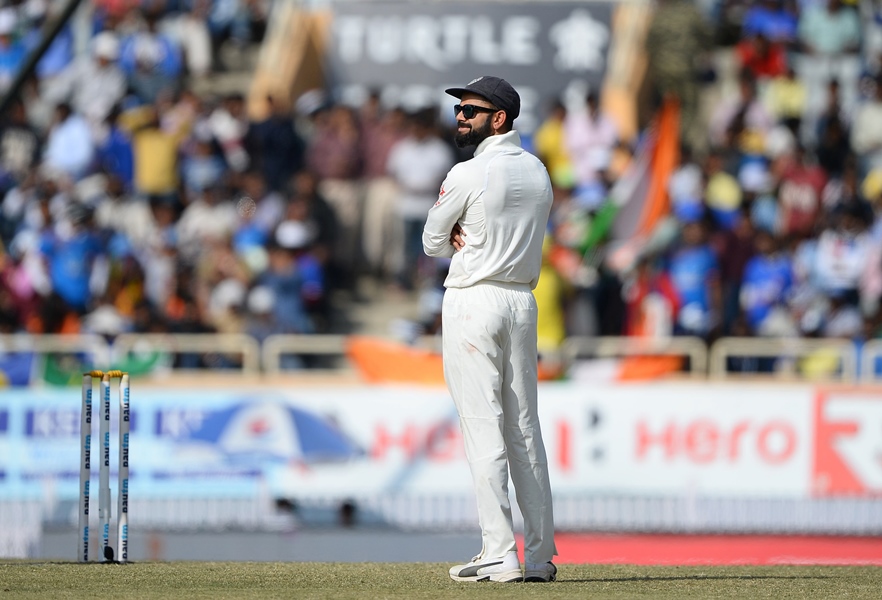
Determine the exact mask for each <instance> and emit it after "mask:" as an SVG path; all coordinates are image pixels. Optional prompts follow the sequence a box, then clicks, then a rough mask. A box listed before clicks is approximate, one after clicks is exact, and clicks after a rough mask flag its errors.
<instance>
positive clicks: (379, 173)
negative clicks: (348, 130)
mask: <svg viewBox="0 0 882 600" xmlns="http://www.w3.org/2000/svg"><path fill="white" fill-rule="evenodd" d="M406 119H407V115H406V114H405V112H404V110H402V109H401V108H399V107H395V108H391V109H389V110H384V109H383V107H382V104H381V102H380V97H379V95H378V94H372V95H371V96H370V97H369V98H368V101H367V102H366V103H365V105H364V106H363V107H362V110H361V125H362V138H361V139H362V156H363V161H364V180H365V182H364V183H365V192H364V221H363V227H362V240H363V244H364V255H365V260H366V261H367V266H368V269H369V271H370V272H371V273H372V274H374V275H375V276H376V277H377V278H378V279H380V280H386V279H387V278H388V277H389V276H391V275H392V274H393V272H394V270H395V260H396V258H397V257H396V250H398V246H397V245H394V244H392V245H390V244H389V243H388V241H389V240H390V239H396V236H398V237H400V233H398V232H397V227H396V226H397V224H398V223H397V216H396V212H395V199H396V192H397V189H396V184H395V180H394V179H393V178H392V177H390V175H389V172H388V171H387V166H388V164H389V154H390V153H391V151H392V148H393V147H394V146H395V145H396V144H397V143H398V142H399V141H400V140H401V139H402V138H403V137H404V135H405V133H406V125H407V121H406Z"/></svg>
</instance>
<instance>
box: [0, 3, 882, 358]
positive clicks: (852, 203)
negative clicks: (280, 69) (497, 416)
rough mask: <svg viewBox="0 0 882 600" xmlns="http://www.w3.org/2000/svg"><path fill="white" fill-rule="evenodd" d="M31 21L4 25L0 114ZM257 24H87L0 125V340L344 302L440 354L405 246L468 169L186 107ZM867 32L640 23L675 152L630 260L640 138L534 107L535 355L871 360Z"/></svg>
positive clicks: (734, 21)
mask: <svg viewBox="0 0 882 600" xmlns="http://www.w3.org/2000/svg"><path fill="white" fill-rule="evenodd" d="M53 7H55V8H57V7H56V6H55V5H52V4H49V3H48V0H20V1H17V2H16V1H13V2H8V3H6V4H5V7H4V8H2V9H0V91H4V90H6V89H8V87H9V85H10V84H11V83H12V81H13V79H14V78H15V75H16V73H17V72H18V69H19V68H20V67H21V66H22V65H23V64H24V61H25V60H26V57H27V54H28V52H29V51H30V50H32V49H33V48H34V47H35V45H36V44H37V42H38V39H39V36H38V31H39V28H40V27H41V25H42V23H43V21H44V19H45V18H46V14H47V11H48V10H50V9H51V8H53ZM268 10H269V3H268V2H265V1H261V0H214V1H211V0H157V1H154V2H136V1H134V0H133V1H129V2H126V1H124V0H96V1H95V2H94V7H93V11H92V22H91V24H90V27H91V32H90V35H89V38H90V39H89V40H88V42H89V43H88V47H87V48H86V49H85V50H84V51H82V52H78V51H77V50H76V49H75V44H74V35H73V32H72V29H71V28H70V27H68V28H65V29H64V30H62V32H61V34H60V35H59V37H58V38H57V39H56V40H55V41H54V42H53V44H52V45H51V46H50V48H49V50H48V52H47V53H46V55H45V56H44V57H43V59H42V60H41V61H40V62H39V64H38V65H37V68H36V71H35V74H34V76H33V77H31V78H30V79H29V80H28V81H27V82H26V83H25V86H24V87H23V89H22V91H21V93H20V94H19V96H18V97H17V99H16V100H14V101H13V102H12V103H11V104H10V106H9V108H8V110H7V111H6V114H5V115H3V121H2V126H0V194H2V197H3V203H2V210H0V239H2V243H3V256H2V272H0V331H2V332H21V331H25V332H32V333H65V332H95V333H99V334H103V335H107V336H113V335H115V334H118V333H120V332H130V331H133V332H148V331H149V332H157V331H175V332H209V331H218V332H247V333H251V334H252V335H254V336H256V337H257V338H258V339H263V338H265V337H266V336H267V335H269V334H272V333H321V332H332V331H334V332H336V331H340V328H341V325H340V321H339V320H338V319H337V318H335V314H336V313H335V311H336V310H338V309H341V306H342V310H345V302H351V301H353V299H357V296H358V289H359V287H358V281H359V278H365V277H367V278H372V279H374V280H376V281H378V282H381V283H382V285H383V286H386V287H387V288H388V289H389V291H390V293H399V294H422V297H423V298H424V299H425V302H424V311H423V312H424V314H423V316H422V317H421V323H419V324H417V327H418V330H419V331H420V332H422V331H427V332H435V331H437V318H436V317H437V312H438V308H439V303H438V297H439V293H440V292H439V285H440V282H441V281H442V280H443V274H444V265H443V264H441V263H439V262H437V261H433V260H429V259H427V258H426V257H425V256H423V254H422V246H421V241H420V237H421V232H422V225H423V222H424V218H425V213H426V212H427V210H428V208H429V207H430V206H431V205H432V203H433V202H434V201H435V199H436V196H437V190H438V188H439V185H440V183H441V181H442V179H443V177H444V175H445V174H446V172H447V170H448V169H449V168H450V167H451V166H452V165H453V164H455V163H456V162H457V161H459V160H463V159H465V158H467V157H468V156H467V155H466V154H463V151H460V150H457V149H456V148H455V147H454V146H453V144H452V142H451V138H452V135H451V133H450V131H449V130H448V129H449V126H450V125H451V120H450V119H439V114H438V112H437V111H436V110H435V109H434V108H428V109H422V110H419V111H415V112H407V111H405V110H404V109H403V108H402V107H390V106H385V105H384V104H383V102H381V96H380V95H379V93H377V94H372V95H371V96H370V97H369V98H368V99H367V100H366V101H365V103H364V104H363V105H361V106H357V107H352V106H347V105H344V104H340V103H335V102H334V101H333V98H331V97H330V96H329V95H328V94H326V93H324V92H322V91H320V90H314V91H312V92H308V93H306V94H304V95H303V96H302V97H300V98H299V99H298V100H297V102H296V104H295V106H294V107H292V108H291V109H288V108H286V107H283V106H281V105H277V103H274V102H273V99H272V98H267V99H266V102H267V103H268V110H267V113H268V115H269V116H268V117H267V118H265V119H263V120H254V119H250V118H249V116H248V113H247V110H246V103H245V100H244V98H243V96H242V95H240V94H235V93H233V94H225V95H223V96H220V97H216V96H213V95H201V94H198V93H196V92H195V91H194V85H193V83H194V82H196V81H199V80H201V79H206V78H211V77H212V76H213V74H215V73H216V72H218V71H219V70H221V69H223V68H224V64H223V58H222V52H221V49H222V48H224V47H226V46H229V45H231V44H232V45H234V46H248V45H252V44H257V43H260V41H261V38H262V36H263V33H264V30H265V28H266V21H267V15H268ZM880 17H882V12H879V9H877V8H876V5H875V4H874V3H861V4H860V5H859V6H857V5H854V4H848V3H843V2H841V0H826V1H825V0H803V1H802V2H799V3H796V2H790V1H781V0H755V1H754V2H745V1H738V0H733V1H731V2H716V3H694V2H692V0H661V1H660V2H659V4H658V6H657V10H656V12H655V15H654V17H653V20H652V25H651V27H650V30H649V34H648V38H647V45H648V49H649V52H648V56H649V59H650V60H649V65H648V82H649V86H648V88H647V89H648V94H647V96H646V97H647V98H648V100H647V105H648V106H650V107H652V106H655V105H656V104H658V103H659V102H660V101H661V100H663V99H671V98H674V99H676V100H677V102H678V103H679V107H680V115H681V119H680V123H681V132H682V136H681V140H682V151H681V152H680V162H679V164H678V166H677V167H676V169H675V170H674V172H673V174H672V176H671V177H670V179H669V183H668V191H669V198H670V206H671V211H670V215H669V216H668V217H667V218H665V219H662V220H661V221H660V222H659V223H658V225H657V227H656V228H655V230H654V231H653V232H652V234H651V235H650V236H649V237H648V239H647V240H646V241H645V243H643V244H642V245H641V246H640V248H639V249H638V251H636V252H633V253H632V254H631V255H630V256H629V257H627V260H620V259H619V260H613V258H614V257H616V256H617V254H616V253H615V250H616V240H614V239H612V236H611V233H610V232H611V229H610V227H609V223H610V222H611V221H612V220H613V219H614V218H615V215H614V214H613V213H614V211H615V210H616V207H615V206H614V204H615V203H614V202H613V201H612V200H611V194H610V192H611V190H612V189H614V187H615V184H616V181H617V179H618V178H619V177H621V176H622V174H623V173H624V171H625V169H626V165H627V164H628V163H629V161H630V159H631V157H633V156H634V155H635V153H637V152H638V148H639V147H640V144H641V143H642V141H643V139H644V138H645V137H646V132H647V131H648V128H649V123H648V121H647V122H645V123H644V124H643V129H642V130H641V131H640V134H639V135H638V136H637V137H636V138H635V139H625V138H624V136H623V135H622V134H621V133H620V132H619V130H618V127H617V125H616V122H615V120H614V119H612V118H611V117H610V116H609V115H607V114H605V112H604V109H603V106H602V103H601V102H600V95H599V94H598V93H597V90H592V91H591V92H590V93H589V94H588V96H587V98H583V99H579V100H580V101H579V102H577V103H575V104H574V103H572V102H569V103H566V102H563V101H557V99H549V100H550V103H549V110H548V112H547V115H545V116H544V118H545V120H544V122H543V123H542V124H541V126H540V127H539V128H538V129H537V131H536V132H535V135H533V136H532V139H528V140H527V143H528V144H529V147H530V148H531V149H532V150H533V151H534V152H536V153H537V155H538V156H540V158H541V159H542V160H543V161H544V162H545V164H546V166H547V167H548V169H549V172H550V174H551V176H552V180H553V183H554V185H555V190H556V200H555V207H554V209H553V214H552V219H551V222H550V224H549V240H548V248H549V252H548V256H549V261H548V264H547V265H546V267H545V273H544V274H543V276H542V279H541V281H540V287H539V288H538V289H537V290H536V295H537V298H538V300H539V302H540V308H541V312H542V317H541V318H540V329H541V331H540V337H541V339H542V344H543V347H545V348H551V347H554V346H555V345H556V344H559V343H560V341H561V340H562V339H563V338H564V337H565V336H567V335H594V334H605V335H623V334H627V335H649V334H652V335H670V334H674V335H696V336H700V337H702V338H704V339H707V340H709V341H711V340H713V339H714V338H715V337H717V336H720V335H747V336H783V335H803V336H831V337H832V336H835V337H850V338H854V339H867V338H870V337H879V336H880V324H882V321H880V314H882V313H880V307H879V300H880V295H882V263H880V255H882V218H880V214H882V18H880ZM725 57H729V58H730V59H731V63H728V62H726V60H723V59H724V58H725ZM727 64H731V65H732V69H731V72H732V73H733V74H734V76H731V77H730V76H729V74H728V72H727V70H726V69H725V68H722V67H721V65H722V66H723V67H725V65H727ZM647 112H648V114H654V112H653V111H652V110H649V111H647ZM555 249H558V250H560V249H564V250H565V251H566V253H565V254H566V255H567V256H568V257H569V258H568V259H567V260H568V261H569V263H567V260H565V261H563V263H567V264H570V265H572V264H573V258H572V257H573V256H574V255H575V256H576V259H575V264H576V265H577V268H566V267H565V266H562V264H561V263H560V262H559V261H556V260H554V257H555V256H560V252H558V253H555V252H554V250H555ZM339 298H344V301H343V304H342V305H341V304H339V303H338V300H337V299H339Z"/></svg>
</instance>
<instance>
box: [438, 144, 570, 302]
mask: <svg viewBox="0 0 882 600" xmlns="http://www.w3.org/2000/svg"><path fill="white" fill-rule="evenodd" d="M551 199H552V194H551V181H550V180H549V178H548V172H547V171H546V170H545V166H544V165H543V164H542V162H541V161H540V160H539V159H538V158H536V157H535V156H533V155H532V154H530V153H529V152H527V151H525V150H524V149H523V148H522V147H521V137H520V135H518V132H517V131H509V132H508V133H505V134H502V135H494V136H490V137H489V138H487V139H486V140H484V141H483V142H481V143H480V145H478V147H477V149H476V150H475V156H474V158H472V159H470V160H468V161H466V162H462V163H459V164H457V165H455V166H454V167H453V168H452V169H450V172H449V173H448V174H447V178H446V179H445V180H444V183H443V184H442V185H441V191H440V193H439V195H438V201H437V202H436V203H435V206H433V207H432V209H431V210H429V216H428V220H427V221H426V226H425V228H424V229H423V249H424V250H425V252H426V254H428V255H429V256H439V257H452V260H451V263H450V271H449V273H448V275H447V279H446V280H445V281H444V286H445V287H448V288H463V287H469V286H471V285H474V284H476V283H479V282H482V281H495V282H502V283H522V284H528V285H529V286H530V288H531V289H533V288H535V287H536V283H537V282H538V281H539V269H540V267H541V266H542V241H543V239H544V237H545V228H546V226H547V223H548V214H549V212H550V211H551ZM455 223H459V224H460V226H461V227H462V230H463V232H464V233H465V236H466V237H465V247H464V248H463V249H462V250H460V251H459V252H454V248H453V245H452V244H451V243H450V232H451V230H452V229H453V225H454V224H455Z"/></svg>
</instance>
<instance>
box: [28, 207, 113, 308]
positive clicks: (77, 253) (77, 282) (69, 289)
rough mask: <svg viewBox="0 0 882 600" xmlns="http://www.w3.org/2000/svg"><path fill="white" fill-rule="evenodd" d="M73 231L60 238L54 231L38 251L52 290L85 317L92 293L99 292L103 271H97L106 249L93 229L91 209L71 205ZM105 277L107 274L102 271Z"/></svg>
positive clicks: (102, 282) (102, 285) (46, 236)
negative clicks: (45, 266) (44, 259)
mask: <svg viewBox="0 0 882 600" xmlns="http://www.w3.org/2000/svg"><path fill="white" fill-rule="evenodd" d="M70 219H71V223H72V225H73V232H72V234H71V236H70V237H69V238H62V237H61V236H59V235H58V233H57V232H52V233H49V232H47V235H44V237H43V239H42V242H41V246H40V251H41V252H42V254H43V256H44V257H45V258H46V261H47V264H48V272H49V277H50V279H51V282H52V289H53V291H54V292H55V293H57V294H58V296H59V297H60V298H61V299H62V300H63V301H64V303H65V304H66V305H67V306H69V307H71V308H72V309H74V310H75V311H77V312H78V313H80V314H84V313H85V311H86V309H87V308H88V307H89V306H90V304H91V301H92V298H93V294H95V292H96V291H102V290H103V287H104V286H105V285H106V280H104V281H102V280H101V276H102V270H100V269H97V268H96V265H97V263H98V261H99V259H101V260H103V259H104V255H105V248H104V245H103V244H102V242H101V239H100V237H99V236H98V234H97V232H96V231H95V229H94V221H93V215H92V212H91V210H90V209H89V208H88V207H86V206H83V205H81V204H74V205H72V206H71V215H70ZM104 274H105V275H106V271H104Z"/></svg>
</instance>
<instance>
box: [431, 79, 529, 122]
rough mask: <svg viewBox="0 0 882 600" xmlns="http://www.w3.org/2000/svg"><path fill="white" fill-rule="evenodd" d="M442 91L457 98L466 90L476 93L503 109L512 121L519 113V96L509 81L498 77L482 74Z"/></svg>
mask: <svg viewBox="0 0 882 600" xmlns="http://www.w3.org/2000/svg"><path fill="white" fill-rule="evenodd" d="M444 91H445V92H446V93H448V94H450V95H451V96H453V97H454V98H459V99H462V96H463V94H465V93H467V92H471V93H472V94H477V95H478V96H481V97H482V98H485V99H486V100H487V101H489V102H492V103H493V106H495V107H496V108H498V109H500V110H504V111H505V114H507V115H508V116H509V118H510V119H511V120H512V121H514V120H515V119H517V118H518V115H519V114H520V113H521V97H520V96H519V95H518V93H517V92H516V91H515V89H514V88H513V87H512V86H511V84H510V83H509V82H507V81H506V80H505V79H500V78H499V77H492V76H490V75H484V76H482V77H478V78H477V79H472V80H471V81H470V82H468V84H467V85H466V86H465V87H461V88H448V89H446V90H444Z"/></svg>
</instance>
